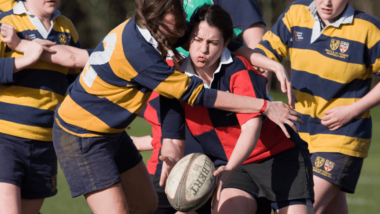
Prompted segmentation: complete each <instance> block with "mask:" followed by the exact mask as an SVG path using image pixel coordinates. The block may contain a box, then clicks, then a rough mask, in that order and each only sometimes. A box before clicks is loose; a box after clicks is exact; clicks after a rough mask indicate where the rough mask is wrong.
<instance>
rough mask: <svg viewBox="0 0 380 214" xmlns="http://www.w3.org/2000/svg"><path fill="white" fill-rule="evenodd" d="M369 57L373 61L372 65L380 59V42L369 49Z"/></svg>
mask: <svg viewBox="0 0 380 214" xmlns="http://www.w3.org/2000/svg"><path fill="white" fill-rule="evenodd" d="M369 57H370V59H371V62H370V63H371V64H374V63H375V62H376V60H378V59H380V41H378V42H377V43H376V44H375V45H374V46H373V47H372V48H371V49H369Z"/></svg>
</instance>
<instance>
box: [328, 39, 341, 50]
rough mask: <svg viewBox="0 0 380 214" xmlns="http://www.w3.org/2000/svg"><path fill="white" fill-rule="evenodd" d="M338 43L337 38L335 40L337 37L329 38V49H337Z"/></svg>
mask: <svg viewBox="0 0 380 214" xmlns="http://www.w3.org/2000/svg"><path fill="white" fill-rule="evenodd" d="M339 43H340V41H339V40H337V39H331V42H330V48H331V50H333V51H335V50H336V49H338V47H339Z"/></svg>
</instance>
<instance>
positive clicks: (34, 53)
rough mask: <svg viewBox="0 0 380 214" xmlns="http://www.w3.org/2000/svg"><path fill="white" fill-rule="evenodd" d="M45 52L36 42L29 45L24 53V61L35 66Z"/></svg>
mask: <svg viewBox="0 0 380 214" xmlns="http://www.w3.org/2000/svg"><path fill="white" fill-rule="evenodd" d="M43 52H44V47H43V46H42V45H40V44H38V43H36V42H31V43H29V45H28V47H27V49H26V50H25V52H24V60H25V61H26V62H27V63H26V64H28V65H33V64H34V63H36V62H37V61H38V60H39V59H40V57H41V54H42V53H43Z"/></svg>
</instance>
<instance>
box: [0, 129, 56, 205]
mask: <svg viewBox="0 0 380 214" xmlns="http://www.w3.org/2000/svg"><path fill="white" fill-rule="evenodd" d="M0 169H1V170H0V182H4V183H10V184H14V185H16V186H18V187H19V188H20V190H21V198H24V199H39V198H47V197H51V196H54V195H56V194H57V188H56V187H57V157H56V155H55V151H54V147H53V142H51V141H50V142H47V141H38V140H30V139H25V138H19V137H15V136H11V135H7V134H3V133H0Z"/></svg>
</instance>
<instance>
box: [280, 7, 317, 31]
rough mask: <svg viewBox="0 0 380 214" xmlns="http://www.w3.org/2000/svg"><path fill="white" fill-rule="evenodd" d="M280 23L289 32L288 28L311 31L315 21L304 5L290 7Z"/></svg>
mask: <svg viewBox="0 0 380 214" xmlns="http://www.w3.org/2000/svg"><path fill="white" fill-rule="evenodd" d="M282 21H283V22H284V23H285V25H286V27H287V28H288V31H289V32H290V26H297V27H305V28H310V29H313V27H314V22H315V19H314V18H313V17H312V16H311V14H310V10H309V9H307V8H306V6H305V5H292V6H290V8H289V10H288V11H287V12H286V13H285V16H284V18H283V19H282Z"/></svg>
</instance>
